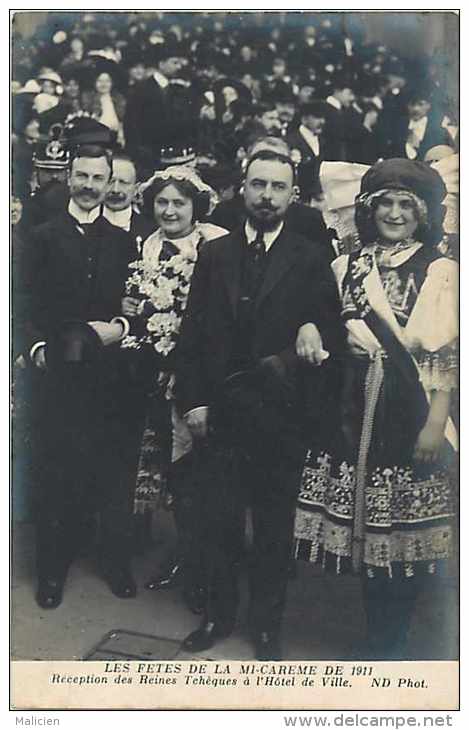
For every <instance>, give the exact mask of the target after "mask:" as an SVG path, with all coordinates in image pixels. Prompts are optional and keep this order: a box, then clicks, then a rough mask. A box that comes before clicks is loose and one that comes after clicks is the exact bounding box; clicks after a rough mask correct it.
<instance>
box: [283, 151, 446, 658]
mask: <svg viewBox="0 0 469 730" xmlns="http://www.w3.org/2000/svg"><path fill="white" fill-rule="evenodd" d="M445 195H446V190H445V186H444V184H443V182H442V180H441V177H440V176H439V175H438V173H436V172H435V171H434V170H432V169H431V168H430V167H428V166H427V165H425V164H424V163H421V162H413V161H410V160H404V159H390V160H385V161H383V162H380V163H377V164H376V165H374V166H373V167H372V168H370V169H369V170H368V172H366V174H365V175H364V177H363V178H362V182H361V188H360V194H359V195H358V196H357V197H356V201H355V204H356V210H355V218H356V225H357V229H358V233H359V236H360V240H361V248H360V249H359V250H358V251H355V252H353V253H350V254H347V255H341V256H339V257H338V258H337V259H336V260H335V261H334V262H333V263H332V264H331V266H332V269H333V272H334V274H335V278H336V281H337V286H338V289H339V293H340V297H341V302H342V317H343V320H344V323H345V326H346V330H347V354H346V356H345V368H344V373H343V376H344V377H343V392H342V395H341V407H340V409H339V413H338V418H337V423H336V424H335V426H336V427H335V428H333V429H331V431H330V434H331V437H330V439H329V443H324V444H322V446H323V448H321V449H315V450H314V451H313V450H311V451H310V452H309V454H308V456H307V459H306V463H305V467H304V471H303V477H302V484H301V489H300V494H299V502H298V508H297V515H296V525H295V538H296V541H295V546H296V556H297V557H298V558H303V559H306V560H309V561H311V562H316V561H319V562H321V563H322V564H323V566H324V567H326V568H327V567H330V568H332V570H333V571H335V572H337V573H341V572H343V571H346V570H347V569H350V568H351V569H352V570H353V571H354V572H356V573H359V574H360V575H361V576H362V589H363V599H364V604H365V608H366V614H367V629H368V639H367V640H368V647H367V648H366V649H364V650H363V652H362V656H363V657H364V658H369V659H373V658H374V659H397V658H403V657H405V651H406V648H405V647H406V634H407V630H408V627H409V623H410V618H411V615H412V610H413V607H414V604H415V600H416V598H417V596H418V594H419V591H420V590H421V587H422V586H423V584H424V582H425V581H426V580H427V577H426V576H429V575H431V574H434V573H438V572H439V571H440V569H441V568H442V566H443V565H444V564H445V563H447V561H448V559H449V558H450V556H451V549H452V522H453V519H454V517H453V514H454V513H453V509H454V506H453V494H452V488H451V482H450V478H449V470H448V466H451V454H452V452H453V450H454V449H455V448H456V434H455V429H454V426H453V424H452V421H451V419H450V418H449V409H450V398H451V392H452V391H453V390H454V389H456V387H457V370H456V366H457V350H456V343H457V334H458V332H457V325H458V305H457V289H458V273H457V271H458V270H457V264H456V263H455V261H453V260H450V259H449V258H446V257H445V256H443V255H442V254H441V253H440V252H439V250H438V248H437V246H438V243H439V241H440V240H441V234H442V231H441V221H442V218H443V212H444V209H443V207H442V205H441V203H442V201H443V199H444V197H445ZM309 327H310V325H304V326H303V327H302V328H301V330H300V332H299V335H298V340H297V352H298V354H299V355H300V356H303V357H304V356H305V352H306V349H307V343H308V336H309V332H308V329H309ZM453 465H454V462H453Z"/></svg>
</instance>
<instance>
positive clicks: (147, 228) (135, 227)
mask: <svg viewBox="0 0 469 730" xmlns="http://www.w3.org/2000/svg"><path fill="white" fill-rule="evenodd" d="M157 228H158V225H157V224H156V223H155V221H152V219H151V218H148V217H147V216H146V215H144V214H143V213H136V212H135V211H134V212H133V213H132V218H131V219H130V231H129V233H130V237H131V239H132V242H133V243H134V244H135V250H136V251H138V250H139V249H140V250H141V247H142V244H143V243H144V242H145V241H146V239H147V238H148V236H150V235H151V234H152V233H153V232H154V231H156V229H157Z"/></svg>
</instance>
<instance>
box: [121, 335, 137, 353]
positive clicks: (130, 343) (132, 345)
mask: <svg viewBox="0 0 469 730" xmlns="http://www.w3.org/2000/svg"><path fill="white" fill-rule="evenodd" d="M121 347H122V348H128V349H129V350H138V349H139V348H140V343H139V341H138V340H137V338H136V336H135V335H127V337H124V339H123V340H122V342H121Z"/></svg>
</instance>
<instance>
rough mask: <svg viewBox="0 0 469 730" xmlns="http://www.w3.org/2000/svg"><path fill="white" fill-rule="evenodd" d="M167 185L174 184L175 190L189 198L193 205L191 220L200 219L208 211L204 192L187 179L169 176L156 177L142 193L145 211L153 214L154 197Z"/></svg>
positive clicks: (207, 201)
mask: <svg viewBox="0 0 469 730" xmlns="http://www.w3.org/2000/svg"><path fill="white" fill-rule="evenodd" d="M168 185H174V187H175V188H176V190H177V191H178V192H179V193H181V195H184V197H185V198H190V199H191V200H192V205H193V209H194V210H193V214H192V222H193V223H195V221H200V220H203V219H204V218H205V216H206V215H207V213H208V209H209V203H210V197H209V194H208V193H206V192H201V191H200V190H197V188H196V187H195V185H193V184H192V183H191V182H189V180H176V179H175V178H172V177H169V178H167V179H166V180H162V179H161V178H160V179H157V180H155V182H154V183H153V184H152V185H150V187H149V188H147V189H146V190H145V191H144V193H143V205H144V209H145V211H146V212H147V213H148V214H149V215H152V216H153V214H154V213H153V205H154V202H155V198H156V196H157V195H159V193H161V191H162V190H164V189H165V188H167V187H168Z"/></svg>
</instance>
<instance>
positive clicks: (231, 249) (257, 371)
mask: <svg viewBox="0 0 469 730" xmlns="http://www.w3.org/2000/svg"><path fill="white" fill-rule="evenodd" d="M294 183H295V171H294V165H293V163H292V161H291V159H290V158H289V157H288V156H286V155H283V154H281V153H278V152H275V151H268V150H263V151H259V152H258V153H257V154H255V155H253V157H252V158H251V159H250V160H249V162H248V166H247V170H246V178H245V181H244V203H245V209H246V219H245V222H244V224H243V225H242V227H241V228H240V229H238V230H236V231H234V232H232V233H229V234H228V235H226V236H223V237H222V238H219V239H217V240H214V241H211V242H209V243H206V244H205V246H204V247H203V248H202V250H201V252H200V254H199V258H198V261H197V264H196V268H195V270H194V275H193V278H192V285H191V293H190V295H189V301H188V306H187V310H186V317H185V320H184V321H183V327H182V332H181V339H180V343H179V351H178V354H179V364H180V365H179V371H178V373H177V384H178V394H179V398H180V405H181V408H182V411H183V412H184V413H185V414H186V416H185V418H186V422H187V425H188V427H189V428H190V430H191V432H192V434H193V436H194V438H195V439H196V440H197V442H198V443H199V444H200V445H201V446H202V444H203V443H204V441H205V442H206V445H207V447H208V448H207V449H206V451H205V454H206V458H207V460H208V461H207V473H208V474H210V473H211V474H212V477H211V479H206V480H205V483H204V486H203V490H202V498H203V497H204V496H205V498H206V500H207V504H206V509H205V510H204V512H203V514H204V524H205V525H206V534H205V536H204V542H205V545H206V550H207V591H208V605H207V609H206V615H205V618H204V622H203V624H202V625H201V626H200V628H199V629H197V630H196V631H194V632H193V633H192V634H190V635H189V636H188V637H187V638H186V639H185V641H184V648H185V649H186V650H187V651H189V652H196V651H203V650H206V649H209V648H210V647H212V646H213V645H214V644H215V643H216V641H217V640H219V639H221V638H224V637H226V636H228V635H229V634H230V633H231V632H232V631H233V628H234V625H235V621H236V613H237V607H238V587H237V575H236V574H237V565H238V564H239V561H240V555H241V552H242V550H241V549H240V548H241V546H242V543H243V539H242V537H243V527H244V524H245V509H246V507H247V506H249V507H251V510H252V523H253V549H252V555H251V561H250V575H249V586H250V616H249V622H250V630H251V635H252V640H253V643H254V647H255V653H256V658H257V659H259V660H264V661H268V660H278V659H280V658H281V646H280V630H281V623H282V616H283V609H284V604H285V596H286V587H287V579H288V568H289V563H290V557H291V544H292V525H293V515H294V505H295V499H296V494H297V491H298V487H299V475H300V472H301V467H302V463H303V457H304V450H303V444H302V442H303V437H304V435H305V434H302V432H301V423H302V420H303V418H304V415H305V414H304V413H303V406H304V403H303V402H302V399H301V398H300V397H298V392H297V390H296V385H297V378H300V380H301V378H302V375H301V373H300V372H299V371H297V370H296V366H295V361H294V359H293V358H292V359H290V360H289V359H288V357H286V353H287V351H288V350H289V348H293V345H294V343H295V339H296V333H297V329H298V326H299V325H300V324H301V322H303V321H308V317H311V321H313V322H315V323H316V325H317V328H316V339H315V347H314V348H313V349H314V352H311V360H312V362H313V363H315V364H318V365H319V364H321V362H322V360H323V359H324V358H327V355H326V354H325V353H324V352H323V342H324V348H326V349H327V350H328V351H330V352H333V351H334V349H335V347H336V343H335V341H334V338H335V330H336V325H335V323H336V322H338V302H337V296H336V293H335V285H334V282H333V280H332V275H331V273H330V270H329V267H328V266H327V256H326V255H325V253H324V252H323V249H322V247H321V245H320V244H317V243H315V242H311V241H307V240H306V239H305V238H302V237H301V236H298V235H297V234H295V233H293V232H291V231H287V230H285V216H286V213H287V210H288V207H289V205H290V203H291V202H292V200H293V197H294ZM335 339H337V338H335ZM289 367H291V380H290V379H287V378H284V377H283V375H282V372H283V371H288V369H289ZM310 372H311V371H310V370H309V369H308V374H309V373H310ZM314 372H319V370H317V371H314ZM277 376H278V377H277ZM269 382H270V383H271V387H269V386H268V383H269ZM299 382H300V381H299V380H298V383H299ZM283 396H285V397H283ZM246 400H249V401H251V406H253V407H251V406H250V405H249V404H248V405H247V407H246ZM277 405H278V410H277ZM243 409H244V410H243ZM262 409H264V415H262ZM250 412H252V413H253V418H252V419H251V418H250V415H249V414H250ZM278 412H280V413H281V417H280V418H279V416H278ZM268 414H271V416H272V417H270V416H269V415H268ZM254 419H257V421H256V423H258V424H259V425H258V426H257V425H255V426H254V427H253V424H252V421H253V420H254ZM275 421H277V427H275V426H274V425H273V424H274V422H275ZM208 436H209V437H210V438H209V439H208V441H206V440H207V437H208ZM218 453H219V454H225V455H226V458H227V461H226V463H225V462H224V461H223V458H221V459H220V460H219V461H217V458H218V457H217V454H218ZM211 457H213V461H212V462H211V461H210V459H211ZM210 464H212V466H210Z"/></svg>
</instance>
